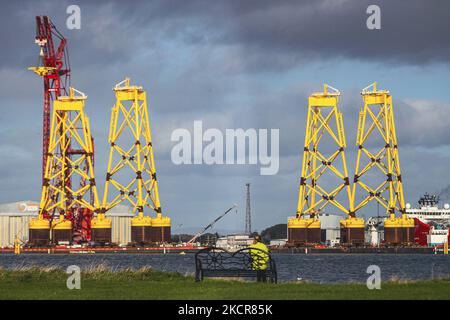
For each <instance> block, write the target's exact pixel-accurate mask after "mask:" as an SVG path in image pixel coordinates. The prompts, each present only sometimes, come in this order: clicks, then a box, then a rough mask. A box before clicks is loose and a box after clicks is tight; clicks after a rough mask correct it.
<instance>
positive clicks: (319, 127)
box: [288, 85, 353, 242]
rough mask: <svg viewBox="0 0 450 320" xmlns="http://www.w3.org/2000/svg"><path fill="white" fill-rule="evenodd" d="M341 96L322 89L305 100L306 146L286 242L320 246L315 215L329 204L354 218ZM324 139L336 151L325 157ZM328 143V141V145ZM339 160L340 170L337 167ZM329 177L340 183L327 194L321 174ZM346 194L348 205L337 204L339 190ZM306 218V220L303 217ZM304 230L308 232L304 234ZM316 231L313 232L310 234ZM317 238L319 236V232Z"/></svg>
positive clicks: (326, 88)
mask: <svg viewBox="0 0 450 320" xmlns="http://www.w3.org/2000/svg"><path fill="white" fill-rule="evenodd" d="M339 96H340V92H339V91H338V90H336V89H334V88H332V87H330V86H328V85H324V90H323V92H319V93H314V94H312V95H311V96H310V97H309V99H308V113H307V119H306V132H305V143H304V149H303V160H302V171H301V178H300V188H299V194H298V205H297V212H296V217H295V218H290V219H289V220H288V231H289V238H290V239H289V241H290V242H295V241H297V240H299V238H302V239H300V241H303V240H305V241H306V242H320V235H319V236H318V233H317V229H318V230H320V221H319V220H318V214H319V213H320V212H321V211H322V210H323V209H324V208H325V207H326V206H327V205H328V204H331V205H332V206H334V207H335V208H337V209H339V210H340V211H342V212H344V213H346V214H350V215H351V216H353V207H352V206H351V201H350V198H351V189H350V183H349V178H348V171H347V161H346V158H345V147H346V141H345V139H346V138H345V130H344V121H343V116H342V113H341V112H340V111H339V109H338V101H339ZM324 137H326V139H328V140H330V141H331V144H332V145H333V146H335V147H336V150H335V151H334V152H332V153H331V155H329V154H325V152H324V150H322V149H325V148H324V147H323V146H322V145H323V143H322V145H321V142H322V140H324ZM328 142H329V141H328ZM339 159H340V160H341V164H340V166H339V165H337V163H338V161H339ZM326 173H331V174H332V176H335V177H337V178H338V179H339V180H340V181H341V182H339V183H337V185H335V186H333V188H332V189H331V190H330V191H327V190H325V188H324V187H323V185H322V183H321V181H322V180H323V179H321V178H322V177H323V176H324V174H326ZM344 189H345V191H346V194H347V201H348V203H349V206H348V205H347V203H345V204H344V203H342V202H341V201H340V200H338V195H339V194H340V192H341V191H342V190H344ZM306 216H308V217H309V218H308V217H306ZM303 229H308V231H305V230H303ZM312 229H316V231H312ZM319 234H320V232H319Z"/></svg>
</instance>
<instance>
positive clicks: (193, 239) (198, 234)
mask: <svg viewBox="0 0 450 320" xmlns="http://www.w3.org/2000/svg"><path fill="white" fill-rule="evenodd" d="M236 207H237V204H234V205H233V206H232V207H231V208H229V209H228V210H227V211H225V212H224V213H222V214H221V215H220V216H218V217H217V218H216V219H215V220H214V221H213V222H211V223H210V224H208V225H207V226H206V227H204V228H203V229H202V230H201V231H199V232H197V234H196V235H195V236H194V237H192V239H191V240H189V241H188V242H187V243H189V244H190V243H193V242H194V241H195V240H197V238H198V237H200V236H201V235H202V234H204V233H205V231H206V230H208V229H209V228H211V227H212V226H213V225H214V224H215V223H216V222H217V221H219V220H220V219H222V218H223V217H225V216H226V214H227V213H228V212H230V211H231V210H233V209H234V208H236Z"/></svg>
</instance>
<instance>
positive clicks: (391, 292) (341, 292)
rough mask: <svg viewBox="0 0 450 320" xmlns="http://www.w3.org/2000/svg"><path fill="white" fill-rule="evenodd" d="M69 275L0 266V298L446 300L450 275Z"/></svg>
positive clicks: (100, 269)
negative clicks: (369, 282)
mask: <svg viewBox="0 0 450 320" xmlns="http://www.w3.org/2000/svg"><path fill="white" fill-rule="evenodd" d="M67 277H68V275H67V274H66V273H65V272H64V271H63V270H61V269H57V268H31V269H19V270H5V269H0V299H2V300H4V299H152V300H155V299H183V300H185V299H255V300H264V299H327V300H328V299H449V298H450V279H441V280H434V281H420V282H414V281H390V282H383V283H382V285H381V290H368V289H367V287H366V286H365V284H356V283H355V284H331V285H324V284H311V283H284V284H261V283H254V282H242V281H229V280H212V279H207V280H205V281H203V282H200V283H197V282H195V281H194V278H193V277H191V276H187V277H185V276H183V275H181V274H177V273H163V272H158V271H154V270H151V269H148V268H147V269H141V270H137V271H132V270H125V271H119V272H112V271H111V270H110V269H108V268H105V267H102V266H100V267H95V268H91V269H90V270H87V271H85V272H83V273H82V277H81V290H69V289H67V287H66V280H67Z"/></svg>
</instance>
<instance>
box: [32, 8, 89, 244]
mask: <svg viewBox="0 0 450 320" xmlns="http://www.w3.org/2000/svg"><path fill="white" fill-rule="evenodd" d="M35 42H36V44H38V45H39V46H40V49H41V51H40V56H39V61H38V66H39V67H36V68H30V69H31V70H33V71H34V72H35V73H37V74H38V75H40V76H42V78H43V79H44V109H43V122H42V184H44V183H45V180H44V173H45V167H46V164H47V156H48V148H49V141H50V115H51V106H52V104H53V101H55V100H56V99H58V97H60V96H67V95H68V89H69V87H70V71H71V70H70V61H69V52H68V50H67V40H66V38H65V37H64V36H63V35H62V34H61V33H60V32H59V31H58V29H57V28H56V26H55V25H54V24H53V23H52V21H51V20H50V19H49V17H47V16H37V17H36V38H35ZM92 142H93V141H92ZM83 152H84V151H83V150H77V149H72V148H69V150H68V152H67V153H68V154H69V155H79V154H80V153H83ZM91 157H92V163H93V161H94V155H93V154H92V156H91ZM86 170H87V165H86ZM68 174H69V173H68ZM55 183H58V182H55ZM86 183H87V182H86V181H83V180H82V181H80V185H81V186H83V184H86ZM71 184H72V181H71V179H70V178H69V179H66V187H68V188H70V187H71ZM68 201H71V200H70V199H69V200H68ZM90 202H91V204H93V195H92V193H91V196H90ZM87 211H89V212H87ZM54 215H55V212H44V218H45V219H49V220H50V221H52V220H53V217H54ZM65 215H66V219H69V220H71V221H72V222H73V231H74V235H75V236H76V237H77V238H78V239H82V240H90V234H91V230H90V220H91V217H92V212H90V210H87V209H86V208H76V209H74V210H73V211H72V212H67V213H65Z"/></svg>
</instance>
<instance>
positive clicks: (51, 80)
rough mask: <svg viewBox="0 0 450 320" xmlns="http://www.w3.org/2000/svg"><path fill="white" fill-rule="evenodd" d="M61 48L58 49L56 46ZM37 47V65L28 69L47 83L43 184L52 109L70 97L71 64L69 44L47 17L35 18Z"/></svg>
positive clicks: (45, 90)
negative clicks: (63, 98) (65, 97)
mask: <svg viewBox="0 0 450 320" xmlns="http://www.w3.org/2000/svg"><path fill="white" fill-rule="evenodd" d="M57 42H59V43H58V46H57V47H56V48H55V44H57ZM35 43H36V44H37V45H38V46H39V47H40V53H39V60H38V65H37V66H35V67H30V68H28V69H29V70H31V71H33V72H35V73H36V74H37V75H39V76H41V77H42V78H43V80H44V108H43V118H42V121H43V123H42V128H43V129H42V181H44V174H45V167H46V162H47V153H48V146H49V142H50V115H51V105H52V102H53V101H55V100H56V99H57V98H58V97H59V96H61V95H67V94H68V90H67V89H68V88H69V86H70V64H69V54H68V51H67V40H66V39H65V38H64V36H63V35H62V34H61V33H60V32H59V31H58V29H56V27H55V25H54V24H53V23H52V22H51V20H50V19H49V18H48V17H47V16H37V17H36V38H35Z"/></svg>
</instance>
